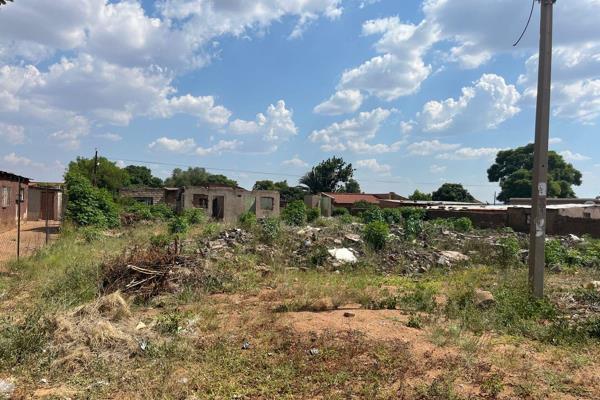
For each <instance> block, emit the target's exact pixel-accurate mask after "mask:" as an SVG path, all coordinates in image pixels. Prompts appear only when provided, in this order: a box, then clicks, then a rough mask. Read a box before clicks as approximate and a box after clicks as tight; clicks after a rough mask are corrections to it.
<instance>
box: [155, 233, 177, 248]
mask: <svg viewBox="0 0 600 400" xmlns="http://www.w3.org/2000/svg"><path fill="white" fill-rule="evenodd" d="M172 241H173V238H172V237H171V236H170V235H167V234H164V233H161V234H158V235H154V236H152V237H150V245H151V246H153V247H158V248H162V247H167V246H168V245H170V244H171V242H172Z"/></svg>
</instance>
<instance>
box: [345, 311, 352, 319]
mask: <svg viewBox="0 0 600 400" xmlns="http://www.w3.org/2000/svg"><path fill="white" fill-rule="evenodd" d="M344 317H346V318H352V317H354V313H351V312H348V311H346V312H345V313H344Z"/></svg>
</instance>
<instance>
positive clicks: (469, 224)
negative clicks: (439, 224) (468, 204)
mask: <svg viewBox="0 0 600 400" xmlns="http://www.w3.org/2000/svg"><path fill="white" fill-rule="evenodd" d="M452 226H453V227H454V230H455V231H458V232H469V231H471V230H472V229H473V221H471V219H470V218H467V217H462V218H457V219H455V220H454V221H452Z"/></svg>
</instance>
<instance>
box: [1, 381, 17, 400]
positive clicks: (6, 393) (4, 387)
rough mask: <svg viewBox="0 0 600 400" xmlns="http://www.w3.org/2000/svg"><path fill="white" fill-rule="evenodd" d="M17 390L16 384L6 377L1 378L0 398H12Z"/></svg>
mask: <svg viewBox="0 0 600 400" xmlns="http://www.w3.org/2000/svg"><path fill="white" fill-rule="evenodd" d="M14 391H15V384H14V383H12V382H9V381H7V380H4V379H0V398H4V399H10V398H12V395H13V392H14Z"/></svg>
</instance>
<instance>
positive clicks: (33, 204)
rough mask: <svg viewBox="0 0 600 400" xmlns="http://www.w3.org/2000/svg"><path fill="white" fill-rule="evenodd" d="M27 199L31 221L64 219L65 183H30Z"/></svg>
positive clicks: (28, 216)
mask: <svg viewBox="0 0 600 400" xmlns="http://www.w3.org/2000/svg"><path fill="white" fill-rule="evenodd" d="M27 199H28V202H27V219H28V220H29V221H35V220H45V219H49V220H52V221H58V220H60V219H62V215H63V212H62V211H63V183H30V184H29V194H28V196H27Z"/></svg>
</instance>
